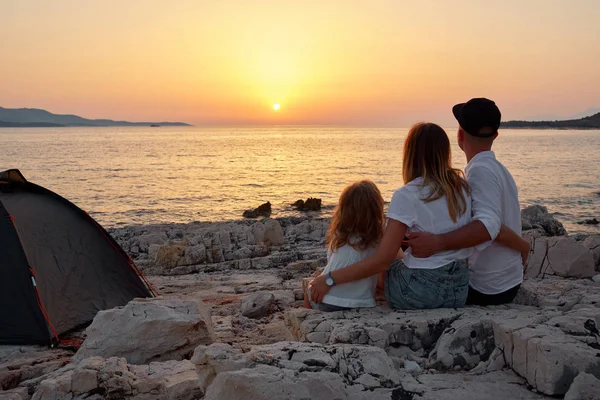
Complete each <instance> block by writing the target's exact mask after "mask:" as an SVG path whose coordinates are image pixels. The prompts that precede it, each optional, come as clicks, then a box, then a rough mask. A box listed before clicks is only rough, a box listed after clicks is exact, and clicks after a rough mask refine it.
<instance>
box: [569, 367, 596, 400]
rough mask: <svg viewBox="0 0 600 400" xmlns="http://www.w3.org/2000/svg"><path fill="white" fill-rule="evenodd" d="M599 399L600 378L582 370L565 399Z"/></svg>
mask: <svg viewBox="0 0 600 400" xmlns="http://www.w3.org/2000/svg"><path fill="white" fill-rule="evenodd" d="M598 399H600V379H598V378H597V377H595V376H594V375H592V374H587V373H585V372H581V373H580V374H579V375H577V377H576V378H575V380H574V381H573V383H572V384H571V387H570V388H569V391H568V392H567V394H565V399H564V400H598Z"/></svg>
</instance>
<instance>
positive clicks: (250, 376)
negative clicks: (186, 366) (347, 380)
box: [204, 365, 349, 400]
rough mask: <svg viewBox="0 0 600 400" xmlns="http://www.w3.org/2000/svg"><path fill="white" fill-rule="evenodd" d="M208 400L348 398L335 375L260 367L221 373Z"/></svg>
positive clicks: (210, 389)
mask: <svg viewBox="0 0 600 400" xmlns="http://www.w3.org/2000/svg"><path fill="white" fill-rule="evenodd" d="M204 398H205V399H206V400H236V399H241V398H243V399H244V400H272V399H286V400H306V399H349V394H348V390H347V389H346V386H345V385H344V382H343V380H342V378H341V377H340V376H339V375H337V374H334V373H332V372H320V373H315V372H294V371H290V370H285V369H279V368H276V367H272V366H267V365H260V366H257V367H256V368H252V369H250V368H247V369H242V370H238V371H227V372H223V373H221V374H219V375H218V376H217V377H216V378H215V380H214V382H213V383H212V384H211V385H210V386H209V388H208V390H207V392H206V395H205V397H204Z"/></svg>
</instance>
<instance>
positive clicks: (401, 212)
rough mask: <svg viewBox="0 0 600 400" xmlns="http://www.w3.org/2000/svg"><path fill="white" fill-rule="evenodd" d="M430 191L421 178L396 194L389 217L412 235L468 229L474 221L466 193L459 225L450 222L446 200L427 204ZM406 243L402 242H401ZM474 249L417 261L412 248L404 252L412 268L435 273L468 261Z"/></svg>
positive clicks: (405, 262)
mask: <svg viewBox="0 0 600 400" xmlns="http://www.w3.org/2000/svg"><path fill="white" fill-rule="evenodd" d="M429 191H430V188H429V187H428V186H424V185H423V178H417V179H415V180H413V181H411V182H409V183H407V184H406V185H404V186H403V187H401V188H400V189H398V190H396V192H395V193H394V196H393V197H392V201H391V203H390V207H389V209H388V213H387V217H388V218H389V219H394V220H396V221H400V222H402V223H403V224H405V225H406V226H407V227H408V232H431V233H435V234H442V233H446V232H451V231H454V230H456V229H459V228H461V227H463V226H465V225H467V224H468V223H469V222H470V221H471V198H470V196H469V194H468V193H467V192H466V191H463V193H464V196H465V200H466V203H467V204H466V206H467V207H466V212H465V213H464V214H462V215H460V216H458V218H457V220H456V222H454V221H452V218H450V212H449V211H448V202H447V200H446V196H442V197H440V198H439V199H437V200H434V201H430V202H427V203H426V202H425V201H423V199H424V198H427V195H428V194H429ZM398 240H402V238H398ZM472 252H473V251H472V249H460V250H450V251H444V252H441V253H437V254H434V255H432V256H431V257H427V258H417V257H414V256H413V255H412V252H411V249H410V248H409V249H408V250H406V251H405V252H404V259H403V261H404V264H405V265H406V266H407V267H408V268H421V269H435V268H439V267H443V266H444V265H447V264H450V263H451V262H453V261H457V260H465V259H467V258H469V256H470V255H471V254H472Z"/></svg>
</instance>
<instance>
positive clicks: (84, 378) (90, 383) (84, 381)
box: [71, 368, 98, 395]
mask: <svg viewBox="0 0 600 400" xmlns="http://www.w3.org/2000/svg"><path fill="white" fill-rule="evenodd" d="M97 387H98V372H97V371H94V370H89V369H85V368H80V369H77V370H75V371H73V375H72V378H71V390H72V391H73V393H74V394H76V395H77V394H82V393H86V392H91V391H92V390H94V389H96V388H97Z"/></svg>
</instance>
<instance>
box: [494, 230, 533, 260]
mask: <svg viewBox="0 0 600 400" xmlns="http://www.w3.org/2000/svg"><path fill="white" fill-rule="evenodd" d="M496 242H498V243H500V244H501V245H503V246H506V247H510V248H511V249H513V250H516V251H518V252H519V253H521V259H522V261H523V266H525V265H526V264H527V259H528V258H529V250H530V246H529V242H528V241H527V240H525V239H523V238H522V237H521V236H519V235H517V233H516V232H515V231H513V230H512V229H510V228H509V227H508V226H506V225H502V227H501V228H500V233H499V234H498V237H497V238H496Z"/></svg>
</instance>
